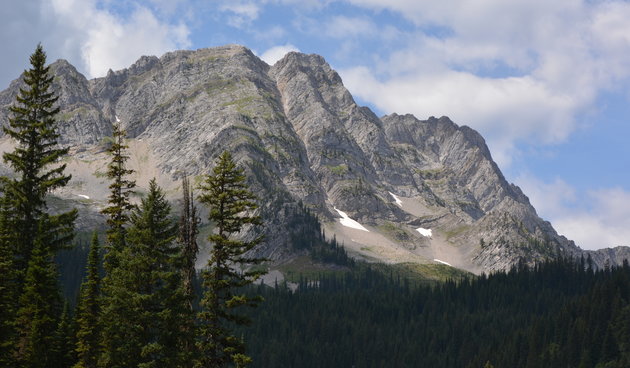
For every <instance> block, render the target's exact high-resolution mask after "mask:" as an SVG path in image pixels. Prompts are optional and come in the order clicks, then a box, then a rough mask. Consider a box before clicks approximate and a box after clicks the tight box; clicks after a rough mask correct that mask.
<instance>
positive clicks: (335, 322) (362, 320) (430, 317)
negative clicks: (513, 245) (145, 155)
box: [240, 260, 630, 368]
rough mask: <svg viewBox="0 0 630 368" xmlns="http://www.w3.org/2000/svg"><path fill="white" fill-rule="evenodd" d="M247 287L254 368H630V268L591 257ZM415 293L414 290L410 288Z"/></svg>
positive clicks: (362, 271) (360, 270) (360, 272)
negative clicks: (451, 276)
mask: <svg viewBox="0 0 630 368" xmlns="http://www.w3.org/2000/svg"><path fill="white" fill-rule="evenodd" d="M316 281H317V282H307V281H306V280H304V281H303V282H302V283H301V284H300V286H299V288H298V290H297V291H296V292H292V291H290V290H289V289H287V288H286V287H284V286H282V285H280V286H278V287H276V288H275V289H269V288H267V287H263V286H260V287H256V288H253V287H252V289H251V290H250V291H251V292H253V293H256V294H260V295H263V297H264V298H265V303H264V304H263V305H261V307H260V308H258V309H257V310H256V311H255V316H256V318H255V322H254V323H253V325H252V326H250V327H247V328H242V329H240V331H241V333H242V334H243V336H244V337H245V339H246V340H247V341H248V348H249V351H250V353H251V354H252V357H253V358H254V364H253V366H255V367H453V368H455V367H459V368H460V367H471V368H472V367H478V368H481V367H497V368H498V367H506V368H512V367H554V368H558V367H581V368H587V367H589V368H590V367H609V368H613V367H616V368H621V367H630V267H629V266H628V264H627V263H625V264H624V266H623V267H619V268H606V269H602V270H593V268H591V267H590V266H589V263H588V262H587V261H585V260H581V261H578V262H574V261H572V260H556V261H550V262H547V263H543V264H539V265H537V266H535V267H534V268H529V267H526V266H519V267H516V268H515V269H513V270H511V271H509V272H501V273H496V274H492V275H490V276H480V277H475V278H469V279H464V280H461V281H458V282H446V283H442V284H438V285H437V286H434V287H426V286H425V287H413V286H411V287H410V283H409V282H405V280H404V279H403V280H401V279H400V278H398V277H395V276H391V275H388V274H386V273H383V272H379V271H376V270H374V269H372V268H370V267H355V268H354V271H353V272H349V273H346V274H343V275H337V276H335V275H327V276H322V277H320V278H319V279H318V280H316ZM411 285H413V284H411Z"/></svg>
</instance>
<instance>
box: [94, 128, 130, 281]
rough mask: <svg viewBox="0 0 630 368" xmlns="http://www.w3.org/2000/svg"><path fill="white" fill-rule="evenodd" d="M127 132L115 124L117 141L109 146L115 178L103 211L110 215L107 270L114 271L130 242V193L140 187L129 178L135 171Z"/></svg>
mask: <svg viewBox="0 0 630 368" xmlns="http://www.w3.org/2000/svg"><path fill="white" fill-rule="evenodd" d="M126 135H127V133H126V132H125V131H124V130H123V129H122V127H121V126H120V123H119V122H117V123H116V124H114V125H113V126H112V138H113V143H112V145H111V146H110V148H109V149H108V152H109V154H110V155H111V161H110V162H109V165H108V166H107V177H108V178H109V179H110V180H111V181H112V182H111V184H110V185H109V189H110V194H109V201H108V202H109V206H108V207H106V208H105V209H104V210H103V211H102V212H103V214H105V215H106V216H107V225H108V226H109V228H108V230H107V253H106V255H105V263H104V264H105V270H106V271H107V272H110V271H111V270H112V269H113V268H115V267H116V265H117V262H118V260H117V257H118V253H120V252H121V251H122V250H123V249H124V248H125V244H126V239H125V238H126V229H125V226H126V225H127V224H128V223H129V211H131V210H132V209H133V207H134V206H133V204H131V202H130V201H129V195H130V194H131V193H132V189H133V188H134V187H135V186H136V183H135V181H133V180H129V179H128V178H127V177H128V176H129V175H131V174H132V173H133V170H131V169H128V168H127V167H126V162H127V160H128V159H129V156H127V154H126V149H127V148H128V146H127V145H126V144H125V136H126Z"/></svg>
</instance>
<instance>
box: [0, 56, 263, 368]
mask: <svg viewBox="0 0 630 368" xmlns="http://www.w3.org/2000/svg"><path fill="white" fill-rule="evenodd" d="M30 61H31V66H32V67H31V69H29V70H27V71H26V72H25V77H24V84H25V87H24V88H23V89H21V90H20V92H19V94H18V96H17V98H16V102H15V104H14V106H12V107H11V108H10V111H11V113H12V116H11V118H10V119H9V126H8V127H5V128H4V131H5V133H6V134H7V135H9V136H10V137H11V138H13V139H14V140H15V141H16V143H17V144H16V148H15V149H14V151H12V152H5V153H4V154H3V160H4V161H5V162H6V163H8V164H9V165H10V166H11V167H12V168H13V169H14V172H15V175H14V176H13V177H7V176H3V177H0V191H1V193H2V197H1V198H0V367H11V368H69V367H74V368H96V367H98V368H109V367H112V368H113V367H121V368H122V367H125V368H131V367H134V368H135V367H137V368H151V367H182V368H183V367H213V368H214V367H227V366H236V367H244V366H246V365H248V364H249V363H250V362H251V358H250V357H249V356H247V355H246V354H245V344H244V341H243V339H242V338H241V337H240V336H237V335H235V334H234V332H233V331H232V327H231V326H232V325H239V324H243V323H246V322H247V321H248V318H247V317H246V316H244V315H242V313H241V309H242V308H243V307H250V306H255V305H256V304H257V303H258V302H259V301H260V300H261V298H260V297H258V296H255V295H246V294H244V293H243V292H242V291H243V287H244V286H247V285H248V284H250V283H252V282H253V281H254V280H256V279H258V278H259V277H260V275H261V273H262V271H261V270H260V268H259V267H254V266H255V265H257V264H259V263H261V262H262V261H263V260H262V259H258V258H253V257H250V256H248V254H250V253H251V252H250V253H248V252H249V251H250V250H253V249H254V247H256V246H257V245H258V244H259V243H260V242H261V241H262V236H258V237H255V238H254V239H251V240H240V239H239V238H238V237H236V236H235V235H236V234H238V233H240V232H241V231H242V230H244V229H245V228H246V227H247V228H250V227H254V228H256V227H259V226H261V225H262V221H261V219H260V217H258V216H256V215H254V213H255V210H256V208H257V204H256V202H255V200H256V198H255V196H254V195H253V194H252V193H251V192H250V191H249V189H248V186H247V185H246V183H245V179H246V178H245V175H244V171H243V169H242V168H239V167H237V165H236V164H235V162H234V161H233V159H232V157H231V155H230V154H229V153H228V152H224V153H223V154H221V155H220V157H219V158H218V159H217V162H216V165H215V167H214V169H213V171H212V173H211V174H209V175H207V176H206V177H205V178H204V181H203V182H202V183H201V184H200V186H199V191H200V194H199V196H198V197H197V198H198V201H199V202H200V203H201V204H204V205H206V206H207V207H208V209H209V215H208V220H209V221H210V222H211V223H212V224H213V226H214V229H213V232H212V233H211V234H210V235H209V237H208V241H209V243H210V244H211V245H212V250H211V252H210V258H209V260H208V263H207V266H206V267H205V268H204V270H203V271H202V272H201V274H200V275H196V271H195V268H194V266H195V258H196V255H197V250H198V249H197V241H196V237H197V233H198V231H197V225H198V222H199V219H198V217H197V209H196V206H195V205H194V197H193V194H192V188H191V186H190V184H189V183H188V182H187V180H184V182H183V184H182V187H183V203H184V206H183V209H182V212H181V214H180V221H179V222H177V221H176V220H175V219H174V217H173V214H172V213H171V205H170V203H169V202H168V201H167V200H166V198H165V196H164V193H163V191H162V189H161V188H160V187H159V186H158V185H157V183H156V181H155V179H154V180H152V181H151V182H150V183H149V191H148V194H147V195H146V196H144V197H143V198H142V199H141V201H140V203H139V204H134V203H132V202H131V201H130V200H129V197H130V195H131V193H133V190H134V188H135V182H134V181H132V180H130V179H129V175H130V174H132V170H130V169H128V168H127V167H126V161H127V159H128V156H127V154H126V149H127V146H126V145H125V135H126V134H125V132H124V130H123V129H122V128H121V126H120V124H118V123H117V124H114V125H113V137H112V138H113V139H112V140H111V142H110V143H111V145H110V147H109V149H108V153H109V154H110V162H109V164H108V167H107V177H108V178H109V180H110V186H109V189H110V194H109V197H108V205H107V207H106V208H105V209H104V210H103V211H102V212H103V214H105V215H106V217H107V229H106V236H105V241H104V242H103V245H101V241H100V239H99V236H98V234H97V233H96V232H94V233H93V235H92V237H91V240H90V246H89V254H88V256H87V260H86V262H85V279H84V280H83V282H82V284H81V287H80V290H79V291H78V293H75V292H74V291H73V290H71V292H70V294H72V295H78V301H77V303H76V308H75V310H71V308H70V307H69V303H68V300H67V299H66V300H65V302H64V300H63V298H62V293H61V288H60V285H59V282H58V279H59V274H58V271H57V267H56V263H55V259H56V258H59V255H60V252H61V251H63V250H68V249H69V248H71V247H72V244H73V238H74V236H75V232H74V222H75V220H76V219H77V211H76V210H71V211H68V212H65V213H59V214H52V213H50V211H49V210H48V208H47V204H46V196H47V194H48V193H49V192H50V191H52V190H55V189H60V188H63V187H64V186H65V185H67V183H68V182H69V180H70V178H71V177H70V175H66V174H65V173H64V170H65V164H63V163H62V161H61V158H62V157H63V156H64V155H66V154H67V153H68V149H67V148H60V147H59V146H58V144H57V139H58V138H59V134H58V129H57V125H56V121H55V115H56V114H57V113H58V112H59V108H56V107H55V103H56V101H57V97H56V96H55V94H54V92H52V91H51V83H52V81H53V78H52V77H51V76H49V73H48V72H49V67H46V66H45V63H46V54H45V53H44V51H43V49H42V47H41V45H38V46H37V48H36V50H35V53H34V54H33V55H32V56H31V58H30ZM73 272H74V273H76V272H77V270H74V271H73ZM199 286H200V287H199ZM75 289H76V288H75ZM199 289H201V290H200V291H199Z"/></svg>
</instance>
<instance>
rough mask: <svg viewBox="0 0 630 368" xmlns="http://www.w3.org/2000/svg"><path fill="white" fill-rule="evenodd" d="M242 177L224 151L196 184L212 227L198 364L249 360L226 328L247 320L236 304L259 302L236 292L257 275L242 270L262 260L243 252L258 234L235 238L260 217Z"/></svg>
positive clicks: (253, 244) (257, 240)
mask: <svg viewBox="0 0 630 368" xmlns="http://www.w3.org/2000/svg"><path fill="white" fill-rule="evenodd" d="M245 179H246V178H245V175H244V171H243V169H241V168H237V167H236V164H235V163H234V161H233V160H232V156H231V155H230V153H229V152H227V151H226V152H224V153H223V154H222V155H221V156H220V157H219V159H218V161H217V164H216V166H215V168H214V169H213V174H212V175H208V176H207V177H206V179H205V181H204V183H203V184H202V185H201V190H202V191H203V193H202V195H200V196H199V200H200V201H201V202H202V203H204V204H206V205H207V206H208V207H209V208H210V213H209V216H208V218H209V220H210V221H211V222H212V223H213V224H214V225H215V229H214V232H213V233H212V234H211V235H210V236H209V237H208V240H209V241H210V243H211V244H212V245H213V248H212V251H211V255H210V259H209V260H208V267H207V269H206V270H204V271H203V273H202V277H203V287H204V295H203V299H202V301H201V307H202V311H201V312H200V313H199V319H200V321H201V325H200V329H199V334H200V336H199V343H198V346H199V350H200V359H199V361H198V362H197V366H198V367H221V366H225V365H228V364H234V365H236V366H245V365H246V364H248V363H249V362H251V359H250V358H249V357H248V356H246V355H245V346H244V342H243V341H242V339H240V338H238V337H236V336H234V334H233V333H232V332H231V331H230V329H229V326H228V323H235V324H245V323H247V322H248V319H247V318H246V317H245V316H243V315H242V314H239V312H238V310H237V309H236V308H238V307H240V306H246V305H247V306H255V305H256V304H257V302H258V301H260V300H261V298H260V297H251V296H246V295H245V294H242V290H239V289H241V288H242V287H244V286H246V285H248V284H250V283H252V282H253V281H254V280H256V279H257V278H258V277H259V276H260V275H261V274H262V272H260V271H257V270H252V269H251V268H250V269H247V267H249V266H251V265H254V264H258V263H260V262H261V261H262V259H259V258H252V257H248V256H247V255H246V253H247V252H248V251H250V250H252V249H253V248H254V247H256V246H257V245H258V244H259V243H260V242H261V241H262V236H258V237H256V238H254V239H253V240H251V241H245V240H239V239H237V238H236V237H235V235H236V234H238V233H239V232H241V231H242V230H244V229H245V227H246V226H250V225H261V224H262V221H261V219H260V217H259V216H255V215H253V214H252V213H253V212H254V210H256V208H257V205H256V203H255V202H254V200H255V199H256V197H255V196H254V195H253V194H252V193H251V192H250V191H249V189H248V186H247V184H246V183H245Z"/></svg>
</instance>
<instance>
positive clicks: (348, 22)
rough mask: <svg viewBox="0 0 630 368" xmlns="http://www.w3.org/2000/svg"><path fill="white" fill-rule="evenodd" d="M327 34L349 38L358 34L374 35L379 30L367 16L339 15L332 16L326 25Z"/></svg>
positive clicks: (363, 35)
mask: <svg viewBox="0 0 630 368" xmlns="http://www.w3.org/2000/svg"><path fill="white" fill-rule="evenodd" d="M324 31H325V32H326V35H328V36H330V37H334V38H341V39H347V38H350V37H357V36H362V37H366V36H372V35H374V34H376V33H377V32H378V28H377V26H376V25H375V24H374V22H373V21H372V20H371V19H369V18H367V17H347V16H343V15H338V16H334V17H332V18H331V19H330V20H328V22H327V23H326V25H325V26H324Z"/></svg>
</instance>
